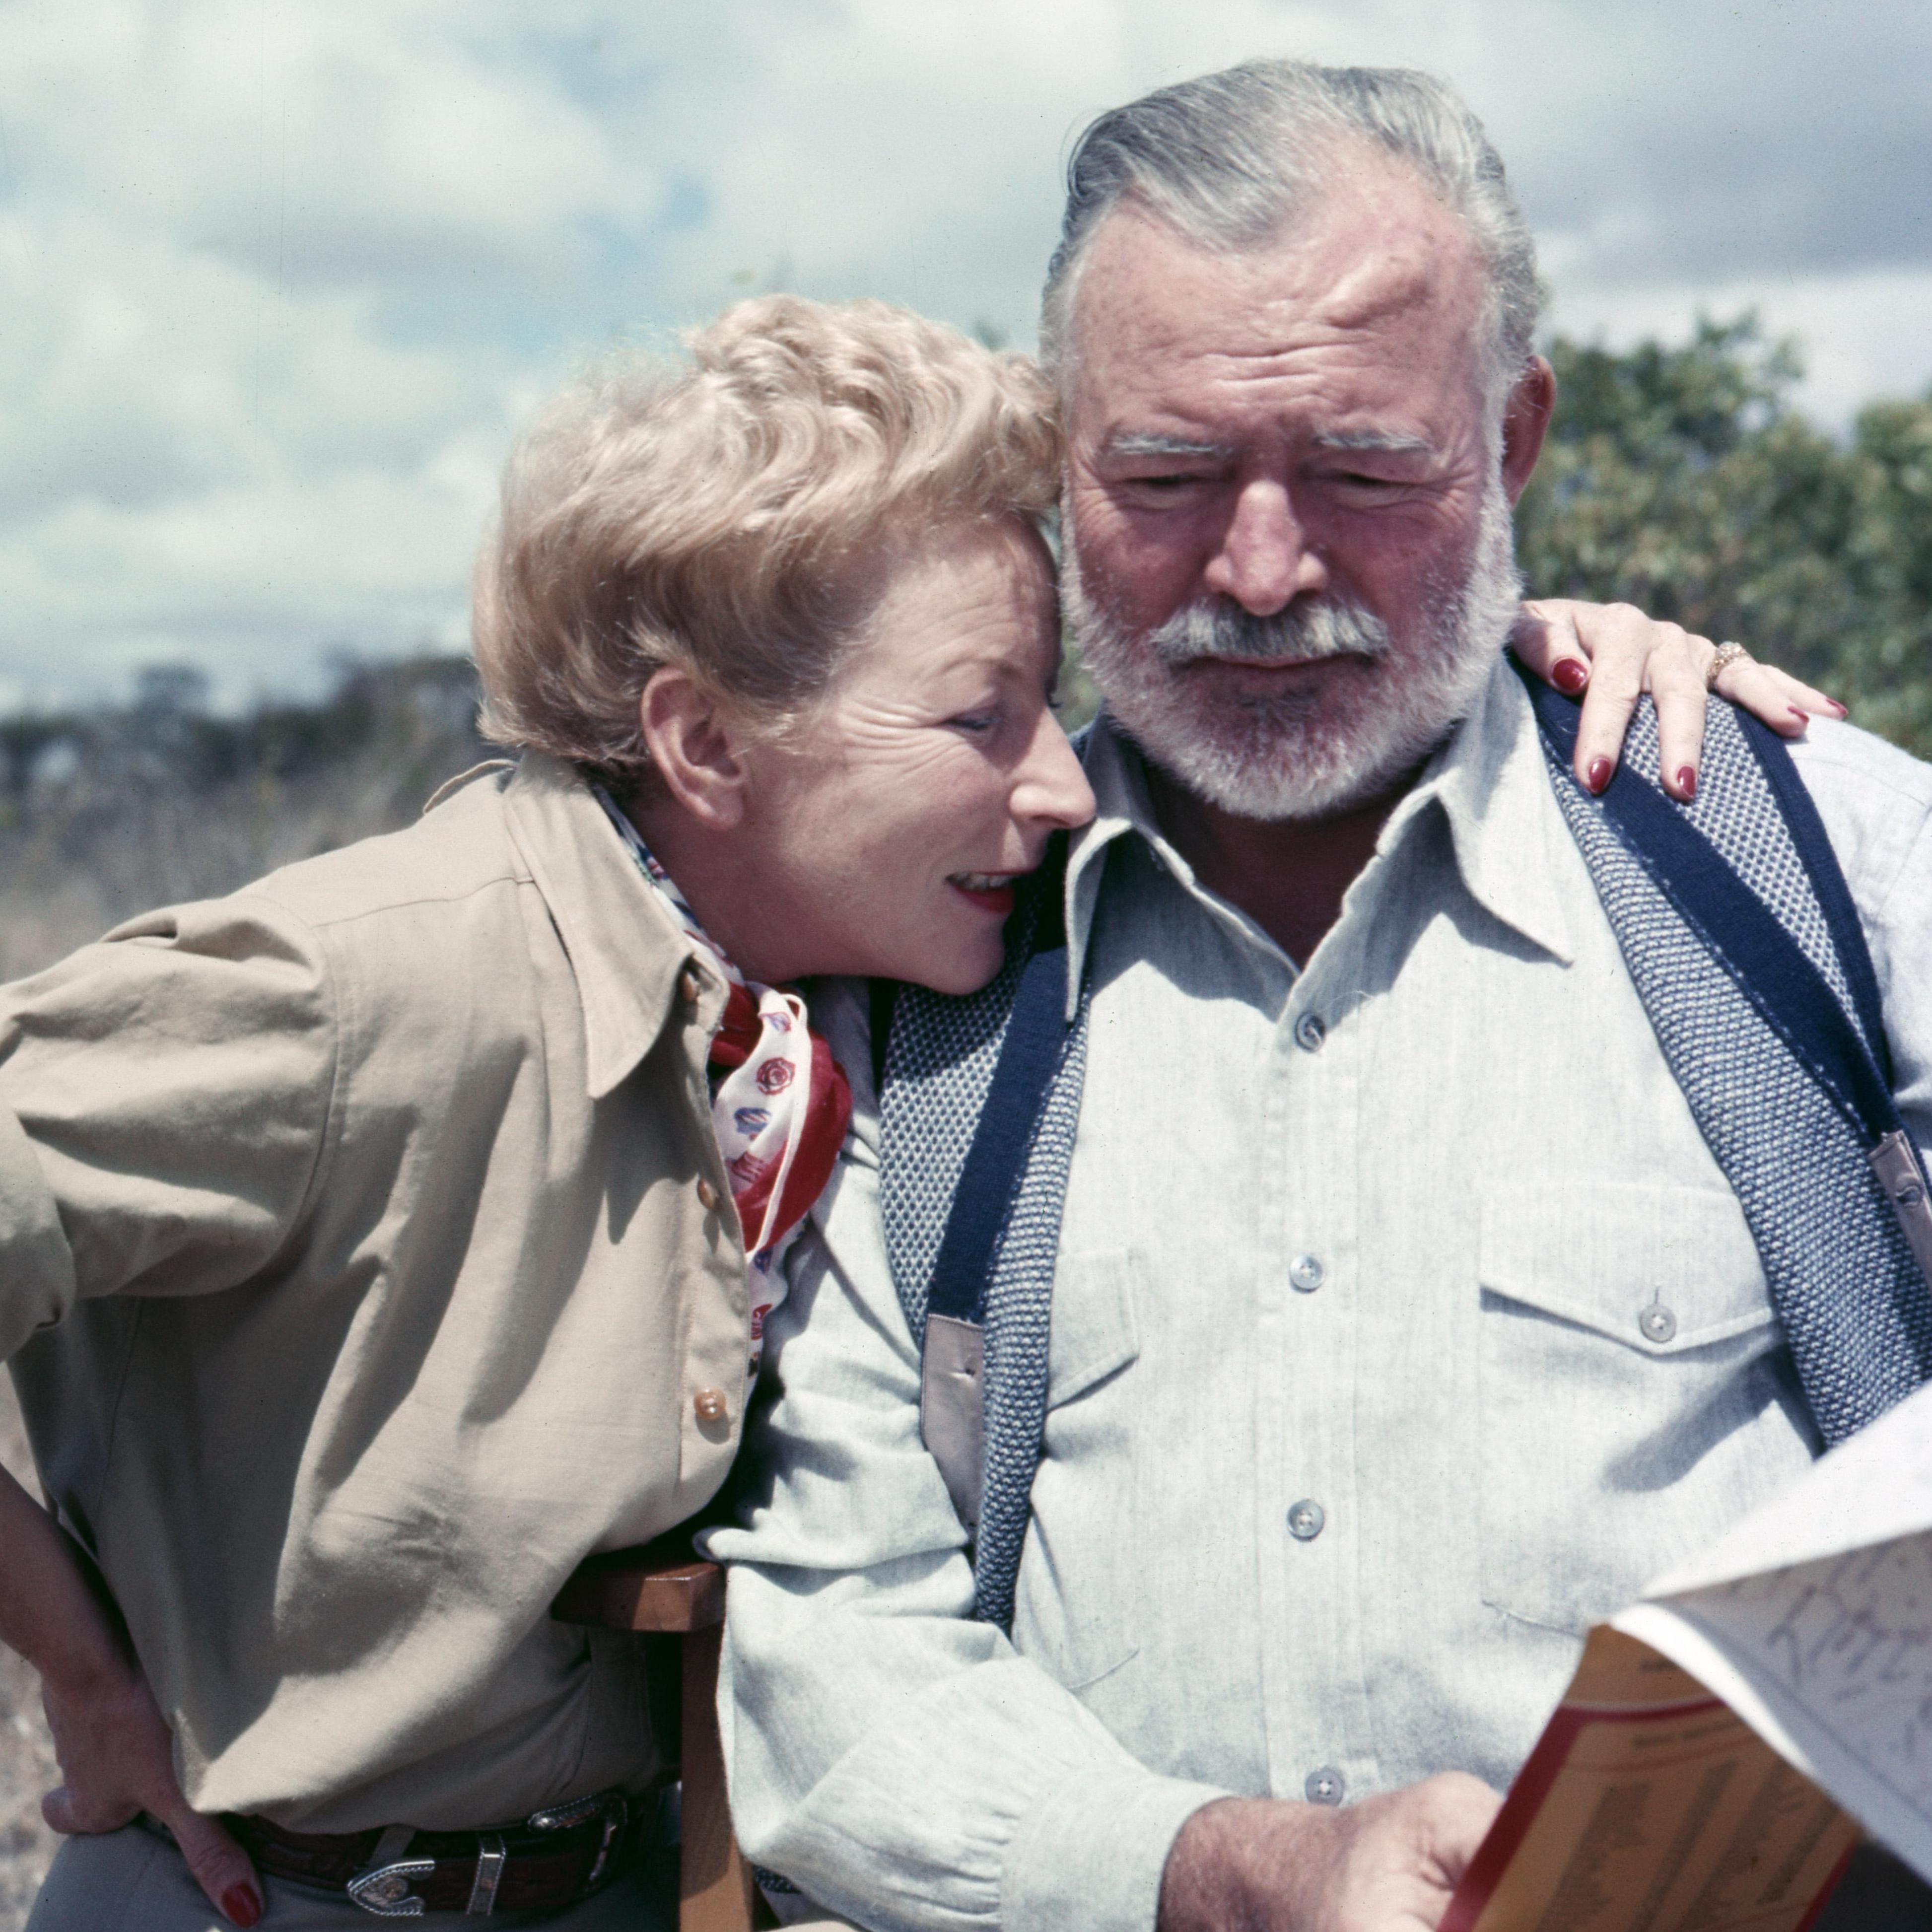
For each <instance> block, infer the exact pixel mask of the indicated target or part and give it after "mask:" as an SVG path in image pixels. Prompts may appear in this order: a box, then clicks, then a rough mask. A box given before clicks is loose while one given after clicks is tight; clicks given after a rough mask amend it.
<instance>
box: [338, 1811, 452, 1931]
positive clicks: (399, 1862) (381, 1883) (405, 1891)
mask: <svg viewBox="0 0 1932 1932" xmlns="http://www.w3.org/2000/svg"><path fill="white" fill-rule="evenodd" d="M415 1836H416V1827H415V1826H413V1825H392V1826H389V1829H387V1830H386V1831H385V1832H383V1835H382V1836H381V1837H380V1838H378V1839H377V1841H376V1849H375V1850H374V1852H373V1853H371V1857H370V1862H369V1867H368V1870H366V1871H359V1872H358V1873H356V1876H354V1877H353V1878H352V1879H350V1881H349V1902H350V1903H351V1904H352V1905H355V1906H360V1907H361V1908H362V1910H363V1911H365V1912H372V1913H374V1915H375V1916H376V1917H377V1918H421V1917H422V1915H423V1913H424V1912H425V1911H426V1910H428V1907H427V1906H425V1904H424V1903H423V1901H422V1900H421V1899H420V1898H419V1897H417V1896H416V1894H415V1893H414V1892H413V1891H410V1879H413V1878H422V1877H425V1876H428V1874H429V1873H431V1872H434V1870H436V1861H435V1859H434V1858H403V1857H401V1856H399V1855H398V1854H399V1853H401V1852H406V1851H407V1850H408V1849H409V1845H410V1840H411V1839H412V1838H414V1837H415Z"/></svg>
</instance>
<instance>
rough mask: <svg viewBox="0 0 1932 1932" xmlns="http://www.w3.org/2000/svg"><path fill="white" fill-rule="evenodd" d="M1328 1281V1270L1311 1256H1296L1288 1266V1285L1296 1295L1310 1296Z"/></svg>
mask: <svg viewBox="0 0 1932 1932" xmlns="http://www.w3.org/2000/svg"><path fill="white" fill-rule="evenodd" d="M1327 1279H1328V1271H1327V1270H1326V1269H1325V1268H1323V1267H1322V1264H1321V1263H1320V1262H1318V1261H1317V1260H1316V1259H1315V1257H1314V1256H1313V1255H1297V1256H1295V1259H1294V1260H1293V1261H1292V1262H1289V1265H1288V1285H1289V1287H1290V1288H1292V1289H1294V1290H1295V1293H1296V1294H1297V1295H1313V1293H1314V1292H1315V1291H1316V1289H1318V1288H1319V1287H1320V1286H1322V1283H1323V1282H1324V1281H1325V1280H1327Z"/></svg>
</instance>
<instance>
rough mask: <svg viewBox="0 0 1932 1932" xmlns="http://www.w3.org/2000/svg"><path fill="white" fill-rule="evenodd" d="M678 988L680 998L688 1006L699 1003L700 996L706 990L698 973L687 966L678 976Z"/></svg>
mask: <svg viewBox="0 0 1932 1932" xmlns="http://www.w3.org/2000/svg"><path fill="white" fill-rule="evenodd" d="M677 990H678V996H679V998H681V999H682V1001H684V1004H685V1005H686V1006H687V1007H694V1006H696V1005H697V996H698V995H699V994H700V993H701V992H703V990H704V987H703V983H702V982H701V981H700V980H699V978H698V977H697V974H695V973H694V972H693V971H691V968H689V967H688V966H687V967H686V968H685V969H684V971H682V973H680V974H679V975H678V976H677Z"/></svg>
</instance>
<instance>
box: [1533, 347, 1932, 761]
mask: <svg viewBox="0 0 1932 1932" xmlns="http://www.w3.org/2000/svg"><path fill="white" fill-rule="evenodd" d="M1550 360H1551V362H1553V364H1554V365H1555V366H1556V380H1557V401H1556V420H1555V421H1554V422H1553V424H1552V425H1551V428H1550V440H1549V442H1548V443H1547V445H1546V446H1545V448H1544V455H1543V460H1542V462H1541V464H1540V465H1539V466H1538V469H1537V472H1536V475H1535V478H1533V479H1532V481H1531V484H1530V486H1529V489H1528V490H1527V491H1526V492H1525V493H1524V496H1523V501H1522V502H1521V504H1520V505H1519V506H1518V508H1517V554H1518V556H1519V557H1520V560H1521V562H1522V564H1523V574H1524V576H1525V577H1526V580H1527V581H1528V583H1529V586H1530V587H1531V591H1532V595H1545V596H1565V597H1583V598H1597V599H1599V600H1602V601H1616V600H1624V601H1628V602H1630V603H1632V604H1636V605H1637V607H1639V608H1640V609H1641V610H1647V611H1649V613H1651V614H1652V616H1658V617H1669V618H1673V619H1676V621H1677V622H1679V623H1681V624H1683V625H1686V626H1688V628H1690V629H1691V630H1694V631H1702V632H1703V634H1705V635H1706V637H1712V638H1716V639H1719V640H1723V639H1725V638H1730V637H1735V638H1736V639H1738V640H1739V641H1740V642H1741V643H1745V644H1746V645H1748V646H1749V647H1750V649H1751V650H1752V652H1754V654H1755V655H1757V656H1759V657H1761V658H1766V659H1768V660H1769V661H1771V662H1772V663H1775V664H1780V665H1782V666H1783V667H1784V668H1785V669H1786V670H1791V671H1794V672H1796V673H1797V674H1798V675H1799V676H1801V677H1803V678H1805V679H1808V680H1809V681H1810V682H1813V683H1814V684H1817V685H1820V686H1822V687H1823V688H1824V689H1825V690H1826V691H1829V692H1830V693H1831V694H1832V695H1833V696H1835V697H1838V698H1841V699H1842V700H1843V701H1844V702H1845V703H1847V704H1849V706H1851V709H1852V718H1853V719H1854V721H1855V722H1856V723H1858V724H1861V725H1863V726H1864V727H1866V728H1867V730H1873V731H1877V732H1879V733H1882V734H1883V735H1884V736H1886V737H1888V738H1890V739H1892V740H1893V741H1894V742H1896V743H1897V744H1900V745H1904V746H1905V747H1906V748H1907V749H1909V750H1910V751H1914V752H1915V753H1916V754H1918V756H1919V757H1932V649H1928V646H1932V397H1928V398H1923V399H1921V400H1919V401H1912V402H1883V403H1876V404H1873V405H1871V406H1870V407H1869V408H1867V409H1866V410H1864V411H1863V412H1862V413H1861V414H1860V416H1858V419H1857V421H1856V422H1855V424H1854V425H1853V426H1852V431H1851V433H1850V434H1849V437H1846V438H1845V439H1843V440H1835V439H1834V438H1832V437H1829V436H1827V435H1826V434H1824V433H1823V431H1820V430H1819V429H1817V428H1815V427H1814V425H1812V424H1811V423H1810V422H1808V421H1806V419H1805V418H1804V417H1803V416H1801V415H1799V413H1798V412H1797V410H1796V407H1794V405H1793V389H1794V387H1795V385H1796V381H1797V379H1798V377H1799V374H1801V368H1800V364H1799V359H1798V356H1797V353H1796V350H1795V349H1794V348H1793V347H1792V345H1790V344H1787V343H1767V342H1766V341H1764V340H1763V338H1762V336H1761V335H1760V332H1759V329H1758V326H1757V322H1756V320H1755V319H1754V318H1753V317H1744V318H1742V320H1738V321H1735V322H1731V323H1711V322H1706V323H1702V324H1700V326H1699V328H1698V329H1697V334H1696V335H1695V336H1694V338H1693V339H1692V340H1691V341H1690V342H1689V343H1688V344H1685V345H1684V346H1682V347H1674V348H1667V347H1664V346H1662V345H1661V344H1657V343H1646V344H1641V345H1640V346H1639V347H1637V348H1634V349H1632V350H1628V351H1626V352H1624V353H1613V352H1611V351H1610V350H1604V349H1595V348H1584V347H1580V346H1578V345H1577V344H1574V343H1571V342H1566V341H1562V340H1559V341H1556V342H1554V343H1553V344H1551V345H1550Z"/></svg>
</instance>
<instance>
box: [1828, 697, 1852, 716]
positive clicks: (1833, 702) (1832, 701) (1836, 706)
mask: <svg viewBox="0 0 1932 1932" xmlns="http://www.w3.org/2000/svg"><path fill="white" fill-rule="evenodd" d="M1825 702H1826V703H1827V704H1829V706H1831V707H1832V709H1833V710H1834V711H1835V712H1837V713H1838V715H1839V716H1840V717H1841V718H1849V716H1850V715H1852V714H1851V713H1850V712H1849V711H1847V710H1846V709H1845V707H1844V706H1843V705H1842V704H1841V703H1839V702H1838V700H1837V699H1836V698H1835V697H1828V698H1826V700H1825Z"/></svg>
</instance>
